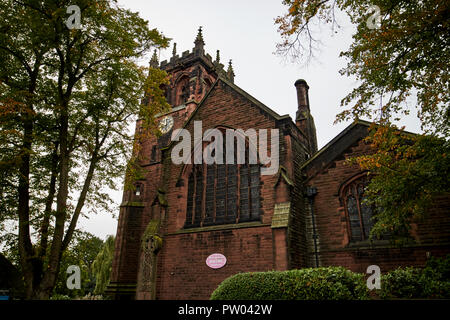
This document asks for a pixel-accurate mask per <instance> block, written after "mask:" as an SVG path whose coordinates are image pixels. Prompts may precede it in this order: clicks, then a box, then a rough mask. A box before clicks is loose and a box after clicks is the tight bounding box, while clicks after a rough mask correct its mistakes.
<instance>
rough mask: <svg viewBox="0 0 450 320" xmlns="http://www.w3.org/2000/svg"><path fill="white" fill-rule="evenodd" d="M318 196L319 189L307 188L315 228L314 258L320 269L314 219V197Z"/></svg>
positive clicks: (314, 230) (314, 228) (314, 229)
mask: <svg viewBox="0 0 450 320" xmlns="http://www.w3.org/2000/svg"><path fill="white" fill-rule="evenodd" d="M316 194H317V188H316V187H311V186H308V187H306V196H307V197H308V200H309V211H310V214H311V221H312V227H313V240H314V258H315V262H316V268H318V267H319V254H318V252H317V233H316V220H315V217H314V197H315V196H316Z"/></svg>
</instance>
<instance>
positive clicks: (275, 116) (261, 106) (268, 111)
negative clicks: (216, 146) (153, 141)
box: [163, 76, 290, 149]
mask: <svg viewBox="0 0 450 320" xmlns="http://www.w3.org/2000/svg"><path fill="white" fill-rule="evenodd" d="M220 81H222V82H223V83H225V84H226V85H228V86H229V87H230V88H231V89H232V90H234V91H235V92H237V93H238V94H240V95H242V96H243V97H244V98H246V99H248V100H249V101H250V102H251V103H252V104H254V105H255V106H256V107H257V108H259V109H260V110H261V111H263V112H264V113H265V114H267V115H268V116H270V117H272V118H273V119H274V120H284V119H289V118H290V116H289V115H288V114H286V115H279V114H278V113H276V112H275V111H273V110H272V109H270V108H269V107H267V106H266V105H265V104H263V103H262V102H260V101H258V100H257V99H256V98H254V97H253V96H251V95H250V94H249V93H247V92H245V91H244V90H242V89H241V88H239V87H238V86H237V85H235V84H234V83H232V82H231V81H228V80H227V79H226V78H224V77H222V76H219V77H218V78H217V80H216V81H215V82H214V83H213V85H212V86H211V88H210V89H209V91H208V92H207V93H206V94H205V96H204V97H203V98H202V100H201V101H200V102H199V104H198V106H197V107H196V108H195V110H194V111H193V112H192V113H191V115H190V116H189V118H188V119H187V120H186V122H185V123H184V124H183V126H182V127H181V128H180V129H182V128H185V127H186V126H187V125H188V124H189V123H190V122H191V120H192V119H193V118H194V116H195V114H196V113H197V112H198V110H199V109H200V108H201V107H202V106H203V105H204V103H205V101H206V99H207V98H208V97H209V95H210V94H211V92H213V90H214V89H215V87H216V86H217V84H218V83H219V82H220ZM173 140H177V139H173ZM172 143H173V142H172V141H171V142H170V143H169V144H168V145H167V146H166V147H165V148H163V149H168V148H170V147H171V145H172Z"/></svg>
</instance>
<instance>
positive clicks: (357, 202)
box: [341, 176, 375, 241]
mask: <svg viewBox="0 0 450 320" xmlns="http://www.w3.org/2000/svg"><path fill="white" fill-rule="evenodd" d="M367 184H368V179H367V177H366V176H363V177H362V178H359V179H356V180H354V181H352V182H351V183H349V184H348V185H346V186H345V187H344V188H343V191H342V193H341V196H342V199H343V202H344V208H345V210H346V213H347V223H348V226H349V233H350V240H351V241H362V240H367V239H369V234H370V230H371V229H372V226H373V224H374V221H373V219H372V216H373V213H374V212H375V210H374V208H373V207H371V206H369V205H367V204H366V203H365V202H364V200H365V199H366V196H365V195H364V189H365V187H366V186H367Z"/></svg>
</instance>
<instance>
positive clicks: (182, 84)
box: [175, 76, 190, 105]
mask: <svg viewBox="0 0 450 320" xmlns="http://www.w3.org/2000/svg"><path fill="white" fill-rule="evenodd" d="M175 95H176V97H175V102H176V105H181V104H184V103H186V102H187V101H188V99H189V96H190V88H189V78H188V77H187V76H183V77H182V78H181V79H180V80H178V82H177V84H176V89H175Z"/></svg>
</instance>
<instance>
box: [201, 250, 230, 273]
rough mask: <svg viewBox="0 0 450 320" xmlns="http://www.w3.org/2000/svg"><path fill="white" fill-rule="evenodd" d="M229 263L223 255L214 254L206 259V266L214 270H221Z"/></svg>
mask: <svg viewBox="0 0 450 320" xmlns="http://www.w3.org/2000/svg"><path fill="white" fill-rule="evenodd" d="M226 263H227V258H226V257H225V256H224V255H223V254H221V253H213V254H212V255H210V256H209V257H208V258H206V265H207V266H208V267H210V268H212V269H220V268H222V267H223V266H224V265H225V264H226Z"/></svg>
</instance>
